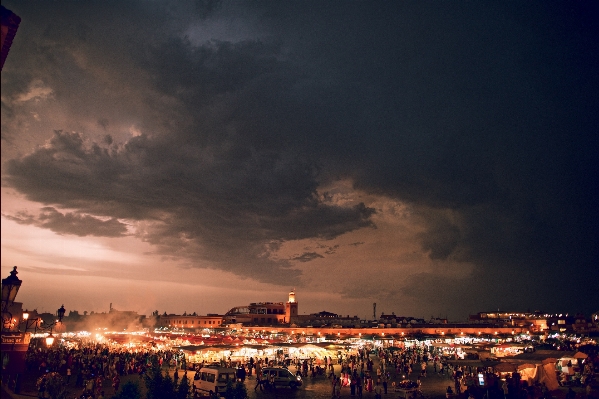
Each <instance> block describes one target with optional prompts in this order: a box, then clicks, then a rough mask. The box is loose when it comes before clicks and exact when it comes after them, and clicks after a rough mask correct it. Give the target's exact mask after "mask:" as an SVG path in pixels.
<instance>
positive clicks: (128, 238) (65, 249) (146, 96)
mask: <svg viewBox="0 0 599 399" xmlns="http://www.w3.org/2000/svg"><path fill="white" fill-rule="evenodd" d="M2 3H3V5H4V6H5V7H6V8H8V9H10V10H12V11H13V12H15V13H16V14H17V15H19V16H20V17H21V19H22V22H21V25H20V27H19V30H18V32H17V35H16V37H15V39H14V41H13V45H12V47H11V50H10V53H9V55H8V58H7V60H6V63H5V65H4V68H3V70H2V94H1V99H2V114H1V123H2V125H1V126H2V248H1V249H2V278H4V277H6V276H8V274H9V272H10V270H11V268H12V266H13V265H17V266H18V271H19V277H20V278H21V279H22V280H23V286H22V287H21V291H20V293H19V296H18V297H17V300H18V301H21V302H24V305H23V306H24V307H27V308H29V309H32V308H37V309H38V311H50V312H53V311H54V310H55V309H57V308H58V307H59V306H60V305H61V304H64V306H65V308H66V309H67V313H68V311H69V310H78V311H79V312H82V311H84V310H87V311H108V309H109V304H110V303H112V304H113V307H114V308H116V309H119V310H134V311H138V312H140V313H141V314H149V313H150V312H152V311H154V310H159V311H160V312H161V313H162V312H164V311H166V312H168V313H183V312H184V311H187V312H194V311H195V312H198V313H199V314H206V313H224V312H226V311H227V310H228V309H229V308H231V307H233V306H238V305H244V304H247V303H249V302H261V301H273V302H279V301H285V300H286V299H287V293H288V292H289V291H290V290H291V289H293V288H295V289H296V292H297V299H298V302H299V311H300V314H304V313H306V314H307V313H315V312H319V311H322V310H327V311H330V312H334V313H339V314H343V315H352V316H353V315H358V316H360V317H362V318H372V304H373V303H377V314H380V312H385V313H391V312H395V314H397V315H403V316H416V317H423V318H426V319H428V318H430V317H431V316H434V317H449V318H450V319H451V320H456V321H457V320H463V319H465V318H466V317H467V315H468V314H471V313H476V312H479V311H491V310H497V309H501V310H510V311H511V310H513V311H534V310H542V311H547V312H559V313H566V312H570V313H575V312H584V313H586V314H587V315H590V314H591V313H592V312H596V311H598V310H599V245H598V244H599V199H598V198H599V3H597V2H592V1H589V2H585V1H572V2H568V1H559V2H558V1H555V2H553V1H537V2H521V1H512V2H491V1H487V2H465V1H462V2H460V1H452V2H449V1H424V2H423V1H385V2H383V1H363V2H356V1H324V2H323V1H313V2H312V1H284V2H279V1H246V2H242V1H235V2H211V1H206V0H203V1H195V2H191V1H184V2H180V1H173V2H167V1H140V2H136V1H90V2H72V1H68V2H67V1H55V2H40V1H31V2H29V1H15V0H6V1H3V2H2Z"/></svg>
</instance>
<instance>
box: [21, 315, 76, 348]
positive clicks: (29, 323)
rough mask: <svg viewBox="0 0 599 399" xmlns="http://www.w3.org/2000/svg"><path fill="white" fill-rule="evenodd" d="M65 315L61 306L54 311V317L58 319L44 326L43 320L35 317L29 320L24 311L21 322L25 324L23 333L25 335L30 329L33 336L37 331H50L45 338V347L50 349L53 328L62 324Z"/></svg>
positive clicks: (52, 339)
mask: <svg viewBox="0 0 599 399" xmlns="http://www.w3.org/2000/svg"><path fill="white" fill-rule="evenodd" d="M65 313H66V310H65V308H64V305H61V306H60V308H58V310H57V311H56V316H57V317H58V319H56V320H55V321H54V322H53V323H50V324H44V320H43V319H42V318H41V317H35V318H31V319H30V318H29V316H30V314H29V312H28V311H27V310H26V311H25V312H23V322H22V323H23V324H25V331H24V332H25V333H27V330H29V329H30V328H32V327H33V332H34V334H35V333H37V332H38V331H50V335H48V336H47V337H46V346H48V347H50V346H52V344H53V343H54V335H52V333H53V328H54V326H55V325H57V324H60V323H62V318H63V317H64V315H65Z"/></svg>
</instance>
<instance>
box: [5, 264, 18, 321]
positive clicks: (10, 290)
mask: <svg viewBox="0 0 599 399" xmlns="http://www.w3.org/2000/svg"><path fill="white" fill-rule="evenodd" d="M17 274H18V272H17V267H16V266H15V267H13V269H12V272H10V275H9V276H8V277H6V278H3V279H2V331H10V330H12V328H13V321H12V313H11V312H10V308H11V306H12V305H13V304H14V303H15V298H16V297H17V293H18V292H19V288H21V283H22V282H23V281H22V280H20V279H19V278H18V277H17Z"/></svg>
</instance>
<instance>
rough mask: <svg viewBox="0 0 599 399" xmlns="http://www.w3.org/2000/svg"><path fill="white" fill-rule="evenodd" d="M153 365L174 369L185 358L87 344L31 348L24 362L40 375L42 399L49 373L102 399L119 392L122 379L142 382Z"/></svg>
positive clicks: (174, 353)
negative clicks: (107, 393)
mask: <svg viewBox="0 0 599 399" xmlns="http://www.w3.org/2000/svg"><path fill="white" fill-rule="evenodd" d="M153 362H157V363H158V364H160V365H161V366H163V367H169V368H173V367H178V366H180V365H184V364H185V358H184V356H183V354H181V353H180V352H179V351H176V350H156V349H155V348H152V347H151V346H150V347H147V348H136V349H132V348H128V347H126V346H121V345H119V346H114V345H110V344H101V343H91V342H90V343H78V344H77V345H68V346H64V345H63V346H55V347H52V348H49V349H47V348H44V349H42V348H41V347H37V348H35V347H33V346H32V347H31V348H30V350H29V351H28V353H27V356H26V359H25V364H26V367H27V370H28V371H29V372H31V373H38V374H40V375H41V377H40V378H39V379H38V380H37V384H36V386H37V389H38V396H39V397H40V398H43V397H45V394H46V392H45V391H46V388H47V385H48V378H49V377H48V375H49V374H51V373H58V375H60V376H61V377H62V379H63V381H64V384H65V386H67V387H69V386H71V387H73V388H74V389H75V390H78V391H80V392H81V396H83V397H85V398H89V397H91V398H94V399H103V398H104V391H105V388H106V387H107V386H110V385H111V386H112V388H113V389H114V391H115V392H116V391H118V389H119V385H120V382H121V377H122V376H125V375H129V374H137V375H139V377H140V378H142V377H143V375H144V374H145V372H146V370H147V368H148V367H150V366H151V364H152V363H153Z"/></svg>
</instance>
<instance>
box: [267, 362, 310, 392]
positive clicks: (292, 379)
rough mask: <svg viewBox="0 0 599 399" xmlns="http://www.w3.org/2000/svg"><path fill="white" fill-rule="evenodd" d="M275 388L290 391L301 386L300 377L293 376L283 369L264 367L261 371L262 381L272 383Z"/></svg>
mask: <svg viewBox="0 0 599 399" xmlns="http://www.w3.org/2000/svg"><path fill="white" fill-rule="evenodd" d="M273 379H274V383H275V387H277V388H278V387H290V388H292V389H294V388H297V387H299V386H301V385H302V377H301V376H299V375H295V374H293V373H292V372H291V371H289V370H287V369H286V368H285V367H265V368H263V369H262V380H265V381H269V383H270V381H272V380H273Z"/></svg>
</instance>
